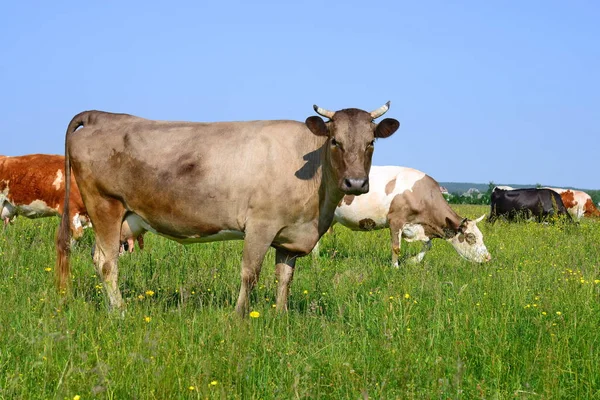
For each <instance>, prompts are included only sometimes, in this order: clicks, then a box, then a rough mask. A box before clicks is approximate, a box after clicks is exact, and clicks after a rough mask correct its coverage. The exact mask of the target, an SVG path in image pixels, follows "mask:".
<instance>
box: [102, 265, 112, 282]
mask: <svg viewBox="0 0 600 400" xmlns="http://www.w3.org/2000/svg"><path fill="white" fill-rule="evenodd" d="M111 271H112V268H111V266H110V262H105V263H104V264H102V276H103V277H104V279H107V278H108V276H109V275H110V272H111Z"/></svg>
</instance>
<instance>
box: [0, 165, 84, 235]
mask: <svg viewBox="0 0 600 400" xmlns="http://www.w3.org/2000/svg"><path fill="white" fill-rule="evenodd" d="M70 186H71V193H70V196H69V215H68V219H69V226H70V228H71V232H72V235H73V238H75V239H78V238H80V237H81V236H82V235H83V228H84V227H86V226H88V225H89V218H88V215H87V212H86V211H85V206H84V205H83V201H82V199H81V194H80V193H79V190H78V189H77V185H76V184H75V179H74V178H73V177H71V185H70ZM64 200H65V158H64V157H63V156H59V155H49V154H30V155H25V156H17V157H8V156H0V207H1V216H2V220H3V221H4V224H5V225H7V224H8V223H9V222H10V221H12V220H13V219H14V218H15V217H16V216H17V215H22V216H24V217H27V218H40V217H51V216H61V215H62V212H63V204H64Z"/></svg>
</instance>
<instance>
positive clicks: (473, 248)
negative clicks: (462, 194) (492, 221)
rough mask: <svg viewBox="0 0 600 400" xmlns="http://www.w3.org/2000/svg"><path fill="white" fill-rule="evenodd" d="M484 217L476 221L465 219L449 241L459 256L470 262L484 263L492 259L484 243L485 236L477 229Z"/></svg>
mask: <svg viewBox="0 0 600 400" xmlns="http://www.w3.org/2000/svg"><path fill="white" fill-rule="evenodd" d="M484 217H485V215H482V216H481V217H479V218H477V219H476V220H474V221H472V220H469V219H466V218H465V219H463V220H462V222H461V224H460V225H459V226H458V227H456V228H455V232H456V234H455V235H454V236H452V237H450V238H448V239H447V240H448V241H449V242H450V243H451V244H452V246H453V247H454V249H456V251H457V252H458V254H460V255H461V257H463V258H465V259H467V260H469V261H474V262H478V263H482V262H486V261H490V260H491V259H492V256H491V255H490V253H489V251H488V249H487V247H485V244H484V243H483V234H482V233H481V231H480V230H479V228H478V227H477V223H478V222H480V221H481V220H483V218H484Z"/></svg>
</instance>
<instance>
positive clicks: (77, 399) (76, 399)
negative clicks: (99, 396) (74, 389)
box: [73, 394, 81, 400]
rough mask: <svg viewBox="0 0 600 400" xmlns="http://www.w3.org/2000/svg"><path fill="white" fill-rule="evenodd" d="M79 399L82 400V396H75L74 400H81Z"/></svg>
mask: <svg viewBox="0 0 600 400" xmlns="http://www.w3.org/2000/svg"><path fill="white" fill-rule="evenodd" d="M79 399H81V396H80V395H78V394H76V395H75V396H73V400H79Z"/></svg>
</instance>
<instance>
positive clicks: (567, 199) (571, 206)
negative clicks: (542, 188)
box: [546, 187, 600, 220]
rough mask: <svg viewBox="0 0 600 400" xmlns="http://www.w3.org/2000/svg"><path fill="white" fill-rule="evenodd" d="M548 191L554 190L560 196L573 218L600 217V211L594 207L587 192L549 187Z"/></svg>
mask: <svg viewBox="0 0 600 400" xmlns="http://www.w3.org/2000/svg"><path fill="white" fill-rule="evenodd" d="M546 189H550V190H554V191H555V192H556V193H558V194H560V198H561V199H562V201H563V204H564V205H565V207H566V208H567V211H569V214H571V216H572V217H573V218H575V219H578V220H579V219H581V218H583V217H600V211H599V210H598V209H597V208H596V206H595V205H594V201H593V200H592V197H591V196H590V195H589V194H587V193H586V192H584V191H581V190H575V189H562V188H553V187H548V188H546Z"/></svg>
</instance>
